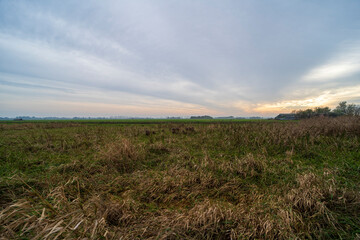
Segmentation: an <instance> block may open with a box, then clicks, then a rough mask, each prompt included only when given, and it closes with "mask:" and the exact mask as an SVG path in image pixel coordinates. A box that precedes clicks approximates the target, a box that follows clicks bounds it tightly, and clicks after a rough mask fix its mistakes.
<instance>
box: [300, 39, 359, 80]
mask: <svg viewBox="0 0 360 240" xmlns="http://www.w3.org/2000/svg"><path fill="white" fill-rule="evenodd" d="M358 72H360V43H355V44H354V43H352V44H350V46H347V47H346V49H345V50H344V49H342V50H341V52H340V53H337V54H335V56H333V57H332V58H331V59H330V60H329V61H328V62H327V63H325V64H323V65H320V66H318V67H315V68H314V69H312V70H310V71H309V72H308V73H307V74H306V75H305V76H304V77H303V80H304V81H307V82H322V81H329V80H340V81H341V80H343V79H344V78H346V77H349V76H351V75H353V74H355V73H358Z"/></svg>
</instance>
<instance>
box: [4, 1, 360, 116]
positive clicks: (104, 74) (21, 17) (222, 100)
mask: <svg viewBox="0 0 360 240" xmlns="http://www.w3.org/2000/svg"><path fill="white" fill-rule="evenodd" d="M359 9H360V5H359V4H356V3H351V4H350V3H346V4H344V3H341V4H340V3H336V2H335V1H334V2H331V3H328V4H326V5H323V4H318V3H314V2H306V3H305V2H293V3H285V2H284V1H275V3H266V2H261V3H256V2H253V1H246V0H245V1H226V2H222V3H217V2H211V3H209V2H208V1H202V0H200V1H197V2H192V1H156V2H149V1H142V0H139V1H136V2H129V1H100V2H98V1H81V0H80V1H76V2H74V1H67V0H64V1H62V2H61V3H57V2H53V1H45V2H28V1H15V2H14V1H12V2H9V1H0V29H1V30H0V52H1V55H0V84H1V89H0V100H1V101H0V102H2V104H3V105H5V106H14V109H17V111H18V113H19V114H21V106H23V107H22V109H23V111H27V110H28V109H30V110H32V111H34V112H35V111H38V109H39V108H43V109H47V110H49V111H50V112H51V111H52V113H53V114H54V115H55V113H56V111H55V110H56V109H57V108H56V107H54V106H55V103H59V104H60V103H64V106H68V108H69V112H70V109H72V110H71V113H72V114H74V112H75V109H76V107H77V108H78V110H79V112H80V111H82V109H83V108H82V106H85V105H86V106H88V107H87V109H91V105H92V106H93V111H94V114H97V113H100V112H101V113H103V112H102V111H101V109H102V108H103V109H108V111H111V109H114V111H115V110H116V111H117V109H118V110H119V109H121V106H124V108H123V109H124V112H126V111H129V113H132V114H135V113H136V114H139V111H140V110H139V111H137V110H136V111H135V110H134V109H141V108H143V109H144V112H146V113H147V114H151V111H153V113H154V114H153V115H155V114H159V113H161V111H162V113H163V114H172V113H179V112H176V111H175V110H174V109H182V110H181V111H189V112H194V113H195V112H196V113H198V114H217V115H237V116H240V115H244V116H251V115H255V114H263V112H261V111H262V110H263V111H265V112H266V114H267V115H271V113H270V112H269V111H267V110H266V109H276V108H281V106H286V109H290V107H292V106H294V107H300V106H308V105H309V106H310V105H311V104H312V102H311V101H313V104H315V102H316V101H318V103H322V101H325V100H323V99H322V98H319V96H323V95H324V93H325V92H326V91H330V92H333V90H334V89H336V88H339V89H344V88H345V87H350V86H354V85H357V84H358V79H357V78H356V77H357V75H356V74H357V73H358V71H359V58H360V57H359V56H360V50H359V46H360V44H358V43H357V42H355V41H353V42H350V43H349V44H348V46H347V47H342V48H338V46H339V44H340V43H341V42H344V41H346V40H349V39H360V34H359V33H358V32H357V31H355V30H354V29H357V27H358V26H359V24H360V20H359V18H358V12H359V11H358V10H359ZM305 13H306V14H305ZM345 28H346V29H345ZM344 29H345V30H344ZM329 56H331V58H329ZM304 73H305V74H304ZM349 94H350V95H348V97H349V98H350V97H351V96H353V95H356V94H355V93H349ZM332 97H333V98H334V99H335V98H336V97H335V95H332V96H330V95H329V96H327V95H326V101H328V102H331V101H332V100H331V98H332ZM342 97H343V98H345V97H346V96H345V95H344V96H342ZM311 99H312V100H311ZM352 99H355V98H352ZM346 100H348V99H346ZM13 101H17V102H21V103H23V105H19V104H15V103H14V102H13ZM314 101H315V102H314ZM35 102H39V103H36V104H35ZM42 102H43V103H42ZM47 102H48V103H49V105H46V103H47ZM70 102H73V103H74V104H73V105H71V104H70ZM32 103H34V104H32ZM50 103H51V104H50ZM310 103H311V104H310ZM14 104H15V105H16V107H15V105H14ZM102 104H104V105H102ZM46 106H48V107H46ZM50 106H51V107H50ZM71 106H73V107H71ZM152 106H154V107H152ZM181 106H187V107H186V108H182V107H181ZM261 106H265V108H264V107H263V108H262V110H261ZM132 107H133V108H132ZM0 109H1V110H0V113H1V114H6V113H10V111H11V109H10V108H9V107H6V108H3V107H2V108H0ZM4 109H7V110H6V111H5V110H4ZM146 109H147V110H146ZM196 109H198V111H197V110H196ZM30 110H29V111H30ZM260 110H261V111H260ZM89 111H90V110H89ZM119 111H120V110H119ZM274 111H277V110H274ZM12 112H13V111H12ZM61 113H62V114H65V113H66V109H65V108H64V109H63V111H62V112H61ZM59 114H60V112H59ZM184 114H186V113H185V112H184Z"/></svg>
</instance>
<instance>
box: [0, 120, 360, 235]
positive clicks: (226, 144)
mask: <svg viewBox="0 0 360 240" xmlns="http://www.w3.org/2000/svg"><path fill="white" fill-rule="evenodd" d="M106 123H109V122H101V121H98V122H96V121H93V122H89V121H86V120H85V121H42V122H37V121H33V122H27V121H22V122H0V239H357V238H360V184H359V183H360V151H359V149H360V119H359V118H358V117H338V118H325V117H323V118H313V119H305V120H301V121H267V120H262V121H226V120H223V121H211V120H206V121H205V120H203V121H201V120H199V121H185V120H181V121H148V122H146V121H145V122H144V121H137V122H136V121H135V120H134V122H131V121H125V120H124V121H112V122H111V124H106Z"/></svg>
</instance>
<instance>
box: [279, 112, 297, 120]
mask: <svg viewBox="0 0 360 240" xmlns="http://www.w3.org/2000/svg"><path fill="white" fill-rule="evenodd" d="M275 119H276V120H297V117H296V114H293V113H281V114H279V115H277V116H276V117H275Z"/></svg>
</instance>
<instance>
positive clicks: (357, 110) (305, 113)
mask: <svg viewBox="0 0 360 240" xmlns="http://www.w3.org/2000/svg"><path fill="white" fill-rule="evenodd" d="M292 113H293V114H295V115H296V118H297V119H304V118H312V117H317V116H328V117H338V116H343V115H347V116H360V105H355V104H348V103H347V102H346V101H343V102H340V103H339V105H338V106H337V107H336V108H335V109H333V110H331V109H330V108H329V107H317V108H314V109H311V108H309V109H306V110H297V111H293V112H292Z"/></svg>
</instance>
